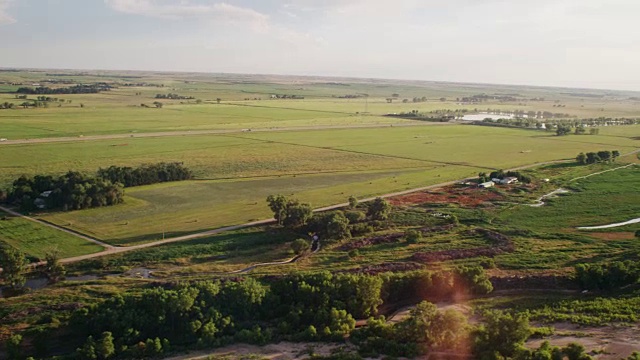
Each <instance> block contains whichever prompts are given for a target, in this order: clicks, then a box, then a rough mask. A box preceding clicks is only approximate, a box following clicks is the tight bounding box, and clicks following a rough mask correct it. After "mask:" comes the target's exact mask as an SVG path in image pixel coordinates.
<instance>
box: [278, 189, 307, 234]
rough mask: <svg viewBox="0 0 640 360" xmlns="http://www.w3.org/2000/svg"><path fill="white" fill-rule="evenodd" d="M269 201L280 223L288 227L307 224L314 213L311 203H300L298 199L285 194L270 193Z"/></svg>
mask: <svg viewBox="0 0 640 360" xmlns="http://www.w3.org/2000/svg"><path fill="white" fill-rule="evenodd" d="M267 203H268V204H269V208H270V209H271V211H272V212H273V218H274V219H275V220H276V222H277V223H278V225H284V226H286V227H288V228H293V229H295V228H298V227H300V226H302V225H305V224H307V221H309V219H310V218H311V215H312V213H313V211H312V209H311V205H309V204H307V203H300V201H298V200H297V199H288V198H287V197H286V196H284V195H269V196H268V197H267Z"/></svg>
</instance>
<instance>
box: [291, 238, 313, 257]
mask: <svg viewBox="0 0 640 360" xmlns="http://www.w3.org/2000/svg"><path fill="white" fill-rule="evenodd" d="M291 249H292V250H293V252H294V253H295V254H296V255H302V254H304V253H305V252H306V251H307V250H309V242H308V241H307V240H305V239H297V240H294V241H293V242H292V243H291Z"/></svg>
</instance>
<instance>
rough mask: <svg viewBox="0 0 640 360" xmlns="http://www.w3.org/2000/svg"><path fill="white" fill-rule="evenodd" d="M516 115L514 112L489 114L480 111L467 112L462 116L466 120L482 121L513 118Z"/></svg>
mask: <svg viewBox="0 0 640 360" xmlns="http://www.w3.org/2000/svg"><path fill="white" fill-rule="evenodd" d="M514 117H515V116H514V115H512V114H489V113H480V114H467V115H465V116H463V117H462V120H464V121H482V120H484V119H487V118H489V119H492V120H498V119H513V118H514Z"/></svg>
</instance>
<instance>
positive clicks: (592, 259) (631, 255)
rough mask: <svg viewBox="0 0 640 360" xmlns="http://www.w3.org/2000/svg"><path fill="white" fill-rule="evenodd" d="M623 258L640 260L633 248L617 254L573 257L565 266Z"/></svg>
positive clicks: (620, 259) (622, 259) (623, 259)
mask: <svg viewBox="0 0 640 360" xmlns="http://www.w3.org/2000/svg"><path fill="white" fill-rule="evenodd" d="M625 260H632V261H633V260H636V261H637V260H640V255H639V253H638V249H635V250H627V251H623V252H621V253H618V254H611V253H605V254H598V255H593V256H591V257H581V258H579V259H575V260H573V261H569V262H567V263H566V266H576V265H578V264H586V263H589V264H591V263H605V262H606V263H612V262H615V261H625Z"/></svg>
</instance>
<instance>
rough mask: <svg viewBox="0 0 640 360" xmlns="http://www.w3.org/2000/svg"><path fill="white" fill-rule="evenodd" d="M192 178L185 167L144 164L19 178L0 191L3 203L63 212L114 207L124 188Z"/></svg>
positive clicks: (122, 195) (121, 198)
mask: <svg viewBox="0 0 640 360" xmlns="http://www.w3.org/2000/svg"><path fill="white" fill-rule="evenodd" d="M191 178H193V174H192V173H191V170H189V169H188V168H186V167H185V166H184V165H183V164H182V163H157V164H145V165H141V166H139V167H137V168H132V167H119V166H111V167H109V168H106V169H102V168H100V169H99V170H98V172H97V174H96V176H88V175H85V174H82V173H80V172H77V171H69V172H67V173H66V174H64V175H62V176H60V177H57V178H56V177H53V176H51V175H35V176H32V177H28V176H25V175H23V176H20V177H19V178H18V179H16V180H15V181H13V183H12V186H11V188H10V189H9V190H8V191H3V190H0V202H7V203H9V204H14V205H17V206H20V209H21V210H22V211H26V212H29V211H33V210H35V209H36V208H37V207H38V206H40V207H41V208H48V209H60V210H63V211H69V210H82V209H88V208H94V207H102V206H111V205H116V204H119V203H122V202H123V201H124V188H125V187H131V186H139V185H149V184H155V183H160V182H167V181H180V180H187V179H191Z"/></svg>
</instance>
